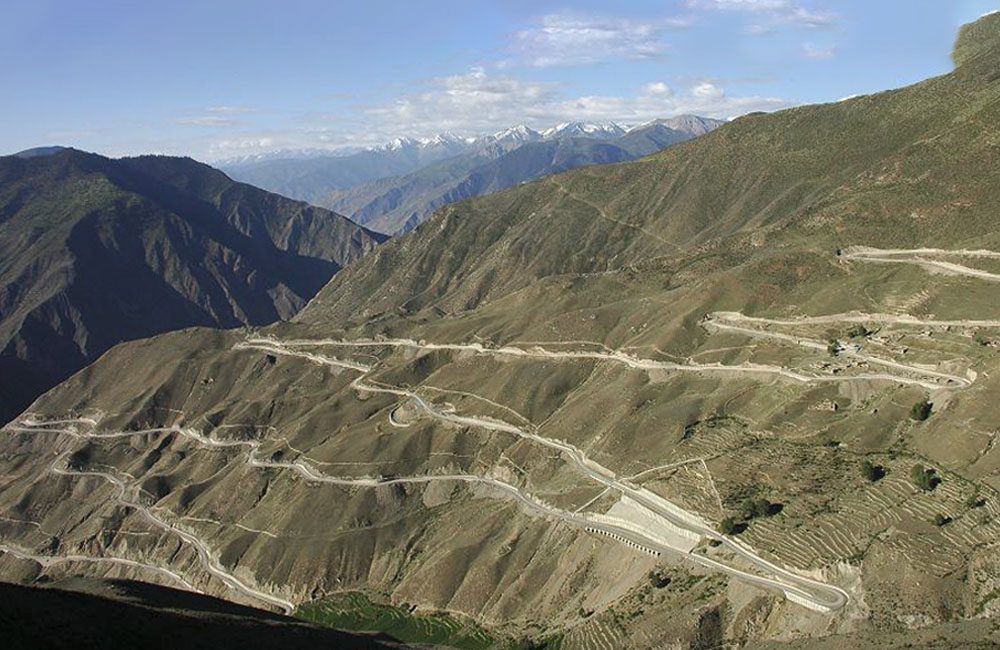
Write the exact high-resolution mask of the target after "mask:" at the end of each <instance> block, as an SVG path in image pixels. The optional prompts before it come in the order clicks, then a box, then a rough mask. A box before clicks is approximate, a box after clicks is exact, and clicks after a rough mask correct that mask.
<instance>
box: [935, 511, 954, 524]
mask: <svg viewBox="0 0 1000 650" xmlns="http://www.w3.org/2000/svg"><path fill="white" fill-rule="evenodd" d="M950 521H951V517H949V516H948V515H942V514H941V513H940V512H939V513H937V514H936V515H934V525H935V526H944V525H945V524H947V523H949V522H950Z"/></svg>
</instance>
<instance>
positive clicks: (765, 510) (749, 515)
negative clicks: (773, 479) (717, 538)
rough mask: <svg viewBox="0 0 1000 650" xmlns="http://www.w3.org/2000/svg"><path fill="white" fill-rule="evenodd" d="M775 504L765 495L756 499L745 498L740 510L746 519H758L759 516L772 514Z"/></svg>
mask: <svg viewBox="0 0 1000 650" xmlns="http://www.w3.org/2000/svg"><path fill="white" fill-rule="evenodd" d="M773 508H774V505H773V504H772V503H771V502H770V501H768V500H767V499H765V498H764V497H758V498H756V499H745V500H744V501H743V504H742V505H741V506H740V512H741V514H742V515H743V518H744V519H747V520H750V519H756V518H757V517H768V516H770V515H771V512H772V509H773Z"/></svg>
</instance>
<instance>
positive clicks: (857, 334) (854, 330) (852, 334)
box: [847, 323, 871, 339]
mask: <svg viewBox="0 0 1000 650" xmlns="http://www.w3.org/2000/svg"><path fill="white" fill-rule="evenodd" d="M869 334H871V332H870V331H869V330H868V328H867V327H865V326H864V325H862V324H861V323H855V324H854V325H852V326H851V329H849V330H847V336H848V337H849V338H852V339H861V338H864V337H866V336H868V335H869Z"/></svg>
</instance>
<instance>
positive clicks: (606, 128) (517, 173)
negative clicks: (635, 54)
mask: <svg viewBox="0 0 1000 650" xmlns="http://www.w3.org/2000/svg"><path fill="white" fill-rule="evenodd" d="M720 124H722V122H720V121H718V120H709V119H705V118H700V117H696V116H689V115H682V116H679V117H674V118H670V119H666V120H654V121H652V122H649V123H647V124H645V125H642V126H639V127H635V128H633V129H626V127H624V126H623V125H621V124H618V123H616V122H564V123H562V124H557V125H555V126H553V127H551V128H547V129H544V130H542V131H539V130H536V129H535V128H533V127H531V126H528V125H527V124H518V125H516V126H512V127H509V128H506V129H503V130H501V131H497V132H495V133H492V134H486V135H479V136H467V135H460V134H456V133H449V132H445V133H439V134H438V135H435V136H431V137H419V138H418V137H412V136H401V137H397V138H395V139H393V140H389V141H388V142H385V143H383V144H380V145H376V146H373V147H367V148H364V149H355V150H354V151H352V152H349V153H347V152H344V151H343V150H338V151H322V150H315V149H314V150H306V151H304V152H302V154H301V155H300V156H295V155H293V154H294V152H289V151H284V152H277V153H271V154H259V155H252V156H245V157H244V158H243V159H238V160H231V161H224V162H217V163H216V165H218V166H219V167H221V168H222V169H223V171H225V172H226V173H227V174H229V175H230V176H231V177H232V178H235V179H237V180H240V181H243V182H246V183H250V184H251V185H256V186H258V187H261V188H264V189H266V190H269V191H271V192H275V193H277V194H283V195H285V196H289V197H292V198H295V199H300V200H302V201H308V202H311V203H315V204H317V205H321V206H330V205H333V202H332V201H333V199H331V197H332V196H334V195H335V194H336V196H337V197H338V198H337V199H336V201H338V203H337V206H336V207H337V208H339V209H347V208H354V209H356V207H357V206H355V205H354V203H355V201H354V200H353V199H352V203H351V205H350V206H348V205H347V204H346V203H343V201H344V200H346V199H344V197H343V196H342V195H343V191H344V190H347V189H348V188H354V187H359V186H367V184H369V183H381V181H382V180H383V179H390V178H394V177H401V178H402V177H405V178H410V175H411V174H414V173H417V172H418V170H421V169H423V168H425V167H427V166H428V165H433V164H434V163H437V162H438V161H442V160H445V159H453V158H457V157H463V160H461V161H453V162H455V166H454V167H455V169H458V168H461V169H464V168H465V167H467V166H469V165H471V166H473V167H475V166H478V165H484V164H487V163H489V162H491V161H493V160H496V159H499V158H501V157H504V156H506V155H507V154H510V153H514V152H516V151H521V153H520V155H519V156H515V157H514V158H511V159H510V160H506V161H504V163H503V167H502V170H503V173H504V174H506V177H507V178H519V179H530V178H534V177H537V176H538V175H543V174H545V173H551V172H553V171H561V170H563V169H565V168H567V167H565V166H564V165H563V158H562V157H564V156H565V155H566V153H567V152H570V151H577V153H578V154H579V155H578V156H577V160H578V161H579V163H580V164H586V163H587V162H588V161H589V162H593V163H598V162H616V161H619V160H625V159H628V158H633V157H638V156H642V155H647V154H649V153H652V152H654V151H659V150H660V149H662V148H664V147H666V146H669V145H671V144H674V143H676V142H680V141H682V140H686V139H689V138H693V137H696V136H699V135H703V134H704V133H707V132H708V131H710V130H712V129H713V128H715V127H716V126H719V125H720ZM603 144H607V145H608V147H611V148H608V147H605V148H601V147H599V146H598V145H603ZM542 145H560V146H559V147H547V148H546V147H545V146H542ZM595 147H596V148H595ZM614 148H616V149H614ZM522 149H523V150H522ZM557 159H558V162H557V163H553V162H552V161H554V160H557ZM529 163H530V164H529ZM550 163H551V164H550ZM497 169H500V167H497V168H495V169H492V168H491V171H490V173H494V172H496V170H497ZM510 170H513V171H510ZM530 170H534V171H530ZM452 171H454V170H451V171H449V170H448V169H446V168H434V169H432V171H431V173H430V175H431V176H433V175H434V174H444V175H446V176H448V177H449V178H450V177H451V176H452ZM529 171H530V173H529ZM496 173H499V172H496ZM386 182H387V183H388V182H389V181H386ZM382 185H384V183H382V184H380V185H378V187H372V188H368V187H365V188H363V189H364V192H363V193H364V194H365V195H366V196H367V194H369V193H377V192H378V191H379V188H380V187H381V186H382ZM416 185H419V186H421V187H424V186H426V185H427V182H426V180H425V179H423V178H421V179H419V182H417V183H416ZM499 186H500V184H498V185H496V186H491V187H494V189H495V188H496V187H499ZM369 190H370V191H369ZM473 194H475V193H472V194H470V196H471V195H473ZM352 196H353V195H352ZM359 200H360V199H359ZM395 200H396V202H397V203H399V202H400V201H401V199H399V198H398V197H397V198H396V199H395ZM424 207H426V206H424ZM423 209H424V208H423V207H420V208H419V209H418V210H417V211H418V212H420V214H419V215H418V216H419V217H420V218H423V217H424V216H426V215H425V214H424V212H425V211H422V210H423Z"/></svg>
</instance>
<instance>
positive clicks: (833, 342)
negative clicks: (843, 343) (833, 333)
mask: <svg viewBox="0 0 1000 650" xmlns="http://www.w3.org/2000/svg"><path fill="white" fill-rule="evenodd" d="M826 351H827V353H829V355H830V356H831V357H835V356H837V354H838V353H840V341H838V340H837V339H830V340H829V341H827V342H826Z"/></svg>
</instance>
